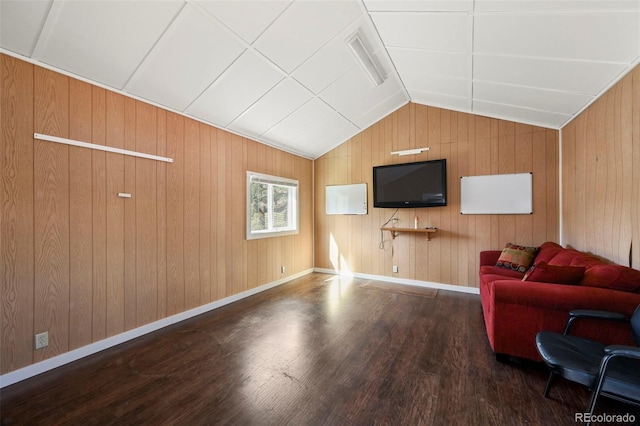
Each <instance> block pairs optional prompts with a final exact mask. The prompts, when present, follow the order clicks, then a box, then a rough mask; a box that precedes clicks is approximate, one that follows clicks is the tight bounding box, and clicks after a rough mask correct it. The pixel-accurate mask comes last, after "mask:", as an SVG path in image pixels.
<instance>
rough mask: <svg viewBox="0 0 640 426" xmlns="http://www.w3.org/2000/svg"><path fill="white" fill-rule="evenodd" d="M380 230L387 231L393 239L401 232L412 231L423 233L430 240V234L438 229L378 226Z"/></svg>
mask: <svg viewBox="0 0 640 426" xmlns="http://www.w3.org/2000/svg"><path fill="white" fill-rule="evenodd" d="M380 229H381V230H382V231H389V232H390V233H391V238H393V239H395V238H396V236H397V235H398V234H399V233H401V232H413V233H418V234H424V235H425V236H426V237H427V241H431V235H430V234H433V233H434V232H436V231H437V230H438V228H418V229H416V228H380Z"/></svg>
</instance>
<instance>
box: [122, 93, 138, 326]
mask: <svg viewBox="0 0 640 426" xmlns="http://www.w3.org/2000/svg"><path fill="white" fill-rule="evenodd" d="M136 107H137V102H136V101H134V100H133V99H130V98H125V101H124V147H125V149H127V150H130V151H135V150H136V118H137V117H136V116H137V114H136V109H137V108H136ZM124 192H126V193H128V194H132V197H131V198H125V199H124V326H125V330H131V329H133V328H135V327H136V315H137V314H136V306H137V303H138V302H137V300H136V298H137V295H136V276H137V272H136V266H137V265H136V253H137V248H136V203H137V197H135V196H133V195H134V194H135V192H136V160H135V158H134V157H131V156H125V158H124Z"/></svg>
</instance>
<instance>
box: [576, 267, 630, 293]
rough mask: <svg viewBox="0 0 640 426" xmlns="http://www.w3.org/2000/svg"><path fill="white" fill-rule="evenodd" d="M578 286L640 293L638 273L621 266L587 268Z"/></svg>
mask: <svg viewBox="0 0 640 426" xmlns="http://www.w3.org/2000/svg"><path fill="white" fill-rule="evenodd" d="M580 284H581V285H584V286H589V287H604V288H610V289H613V290H621V291H629V292H632V293H640V271H638V270H636V269H632V268H628V267H626V266H622V265H605V264H602V265H593V266H591V267H590V268H587V270H586V271H585V273H584V278H583V279H582V281H581V282H580Z"/></svg>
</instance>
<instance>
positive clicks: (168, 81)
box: [0, 0, 640, 158]
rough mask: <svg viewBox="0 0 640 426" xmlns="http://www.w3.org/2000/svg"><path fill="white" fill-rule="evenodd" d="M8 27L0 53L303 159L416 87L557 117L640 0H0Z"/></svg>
mask: <svg viewBox="0 0 640 426" xmlns="http://www.w3.org/2000/svg"><path fill="white" fill-rule="evenodd" d="M0 25H1V28H0V49H1V50H0V51H2V52H4V53H7V54H10V55H13V56H16V57H19V58H23V59H25V60H28V61H30V62H32V63H35V64H38V65H42V66H45V67H48V68H51V69H54V70H58V71H61V72H63V73H66V74H68V75H72V76H76V77H79V78H81V79H84V80H85V81H89V82H92V83H95V84H98V85H100V86H102V87H106V88H108V89H111V90H114V91H118V92H121V93H123V94H126V95H128V96H132V97H135V98H138V99H142V100H145V101H147V102H150V103H153V104H155V105H158V106H161V107H163V108H166V109H169V110H171V111H175V112H178V113H181V114H184V115H186V116H189V117H193V118H195V119H197V120H200V121H203V122H206V123H209V124H212V125H214V126H216V127H219V128H222V129H226V130H229V131H231V132H233V133H237V134H240V135H243V136H246V137H248V138H251V139H254V140H258V141H260V142H263V143H266V144H269V145H272V146H276V147H278V148H281V149H284V150H286V151H290V152H293V153H296V154H299V155H302V156H304V157H308V158H317V157H319V156H320V155H322V154H323V153H325V152H327V151H328V150H330V149H332V148H334V147H335V146H337V145H339V144H341V143H343V142H344V141H345V140H347V139H348V138H350V137H351V136H353V135H355V134H357V133H359V132H361V131H362V130H364V129H365V128H367V127H369V126H370V125H371V124H373V123H375V122H376V121H378V120H380V119H381V118H383V117H385V116H386V115H388V114H389V113H391V112H393V111H395V110H396V109H398V108H400V107H401V106H403V105H405V104H406V103H407V102H409V101H411V102H415V103H419V104H424V105H431V106H437V107H442V108H447V109H451V110H455V111H463V112H470V113H473V114H479V115H484V116H488V117H496V118H502V119H506V120H512V121H517V122H521V123H526V124H533V125H537V126H542V127H549V128H555V129H559V128H561V127H562V126H563V125H564V124H565V123H567V122H568V121H570V120H571V119H572V118H573V117H574V116H575V115H576V114H578V113H579V112H580V111H581V110H582V109H584V108H585V107H586V106H587V105H588V104H590V103H591V102H592V101H593V100H594V99H596V98H597V97H598V96H599V95H600V94H602V93H603V92H604V91H605V90H606V89H607V88H608V87H609V86H611V85H612V84H613V83H614V82H615V81H617V80H618V79H619V78H620V77H621V76H623V75H624V74H626V73H627V72H628V71H630V70H631V69H632V68H633V67H634V66H635V65H636V64H637V63H638V61H639V59H640V0H601V1H597V0H596V1H588V0H584V1H583V0H565V1H563V0H555V1H545V0H517V1H516V0H511V1H504V0H503V1H500V0H440V1H437V0H422V1H421V0H407V1H402V0H389V1H384V0H364V1H361V0H336V1H329V0H293V1H291V0H255V1H249V0H234V1H222V0H209V1H191V0H188V1H178V0H160V1H151V0H130V1H115V0H105V1H98V0H93V1H78V0H74V1H68V0H43V1H40V0H19V1H11V0H0ZM355 34H357V35H359V38H360V40H361V41H362V45H363V46H364V48H365V50H366V51H367V52H368V54H369V55H370V58H371V62H372V63H373V64H374V67H376V68H378V70H379V71H380V73H381V75H382V82H381V83H380V81H378V82H376V81H375V78H372V77H370V74H369V73H368V72H367V70H366V67H365V66H363V64H362V63H361V62H360V61H359V60H358V55H357V54H355V53H354V51H353V50H352V49H351V48H350V46H349V44H348V43H347V40H350V39H351V38H352V36H354V35H355ZM366 60H367V58H366V57H365V61H366Z"/></svg>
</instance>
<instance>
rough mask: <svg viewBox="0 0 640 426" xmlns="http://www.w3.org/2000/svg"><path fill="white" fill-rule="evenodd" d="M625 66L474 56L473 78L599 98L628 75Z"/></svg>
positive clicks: (561, 60) (559, 60)
mask: <svg viewBox="0 0 640 426" xmlns="http://www.w3.org/2000/svg"><path fill="white" fill-rule="evenodd" d="M625 69H626V67H625V66H624V65H623V64H616V63H607V62H585V61H571V60H565V59H546V58H525V57H512V56H495V55H475V56H474V59H473V75H474V78H476V79H478V80H486V81H493V82H502V83H505V84H513V85H522V86H527V87H540V88H543V89H552V90H563V91H567V92H576V93H582V94H593V95H595V94H597V93H599V92H600V91H601V90H602V87H603V86H606V85H608V84H609V83H610V82H612V81H613V80H614V79H615V78H616V77H617V76H619V75H620V74H621V73H623V72H624V71H625Z"/></svg>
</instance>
